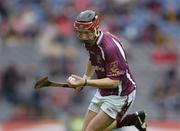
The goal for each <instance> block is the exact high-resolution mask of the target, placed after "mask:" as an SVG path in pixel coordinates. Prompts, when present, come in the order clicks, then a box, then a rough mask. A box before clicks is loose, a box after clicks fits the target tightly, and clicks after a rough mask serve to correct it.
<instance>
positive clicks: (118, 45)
mask: <svg viewBox="0 0 180 131" xmlns="http://www.w3.org/2000/svg"><path fill="white" fill-rule="evenodd" d="M112 39H113V41H114V43H115V44H116V46H117V47H118V48H119V51H120V53H121V55H122V56H123V58H124V60H125V61H126V56H125V53H124V50H123V48H122V47H121V45H120V43H119V42H118V41H117V40H115V39H114V38H112Z"/></svg>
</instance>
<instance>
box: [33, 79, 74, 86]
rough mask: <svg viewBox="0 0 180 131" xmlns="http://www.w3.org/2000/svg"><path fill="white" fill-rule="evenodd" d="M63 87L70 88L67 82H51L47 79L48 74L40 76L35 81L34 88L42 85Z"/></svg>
mask: <svg viewBox="0 0 180 131" xmlns="http://www.w3.org/2000/svg"><path fill="white" fill-rule="evenodd" d="M50 86H51V87H64V88H71V87H69V86H68V84H67V83H60V82H52V81H49V80H48V76H44V77H41V78H40V79H39V80H37V81H36V83H35V86H34V88H35V89H40V88H44V87H50Z"/></svg>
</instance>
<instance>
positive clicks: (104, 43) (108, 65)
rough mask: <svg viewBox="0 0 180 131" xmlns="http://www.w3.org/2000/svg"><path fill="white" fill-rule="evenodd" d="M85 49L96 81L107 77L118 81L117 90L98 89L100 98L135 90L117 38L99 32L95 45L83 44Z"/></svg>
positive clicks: (107, 33) (134, 84)
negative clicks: (93, 69)
mask: <svg viewBox="0 0 180 131" xmlns="http://www.w3.org/2000/svg"><path fill="white" fill-rule="evenodd" d="M85 47H86V49H87V50H88V51H89V56H90V61H91V64H92V65H93V66H94V68H95V72H96V75H97V78H98V79H101V78H106V77H108V78H110V79H113V80H119V81H120V85H119V86H118V87H117V88H114V89H99V92H100V94H101V95H102V96H108V95H121V96H124V95H128V94H130V93H131V92H132V91H133V90H134V89H135V88H136V83H135V81H134V78H133V76H132V74H131V72H130V70H129V66H128V63H127V60H126V56H125V52H124V49H123V47H122V44H121V41H120V40H119V39H118V38H117V37H115V36H114V35H112V34H111V33H109V32H101V35H100V36H99V38H98V40H97V43H96V44H94V45H90V44H85Z"/></svg>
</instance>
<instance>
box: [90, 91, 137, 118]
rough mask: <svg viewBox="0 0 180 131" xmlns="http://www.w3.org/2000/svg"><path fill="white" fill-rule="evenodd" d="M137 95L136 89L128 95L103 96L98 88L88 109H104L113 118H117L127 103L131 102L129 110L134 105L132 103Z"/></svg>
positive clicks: (96, 110) (94, 110) (95, 110)
mask: <svg viewBox="0 0 180 131" xmlns="http://www.w3.org/2000/svg"><path fill="white" fill-rule="evenodd" d="M135 95H136V90H134V91H133V92H132V93H131V94H129V95H128V96H116V95H111V96H101V94H100V93H99V91H98V90H97V92H96V94H95V95H94V97H93V98H92V100H91V103H90V105H89V107H88V109H89V110H91V111H93V112H96V113H98V112H99V111H100V110H102V111H103V112H105V113H106V114H108V115H109V116H110V117H111V118H113V119H116V116H117V114H118V113H119V112H121V111H122V108H123V107H124V105H125V104H127V105H129V104H130V105H129V107H128V110H129V108H130V107H131V106H132V103H133V102H134V100H135Z"/></svg>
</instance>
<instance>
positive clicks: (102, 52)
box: [98, 45, 105, 60]
mask: <svg viewBox="0 0 180 131" xmlns="http://www.w3.org/2000/svg"><path fill="white" fill-rule="evenodd" d="M98 47H99V48H100V50H101V54H102V58H103V59H104V60H105V56H104V51H103V49H102V47H101V46H99V45H98Z"/></svg>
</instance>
